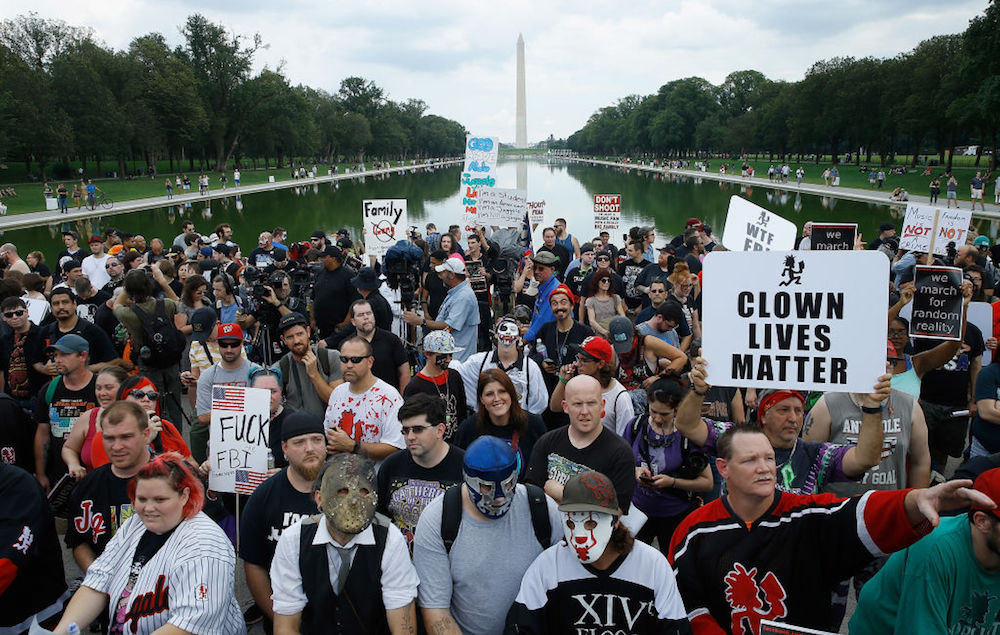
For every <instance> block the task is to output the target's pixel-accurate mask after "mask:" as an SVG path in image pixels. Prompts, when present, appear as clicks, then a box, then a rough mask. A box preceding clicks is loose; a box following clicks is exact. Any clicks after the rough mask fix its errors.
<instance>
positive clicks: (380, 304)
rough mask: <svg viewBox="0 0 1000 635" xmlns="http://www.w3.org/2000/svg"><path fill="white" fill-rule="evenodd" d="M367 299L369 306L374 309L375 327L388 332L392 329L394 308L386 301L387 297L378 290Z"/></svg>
mask: <svg viewBox="0 0 1000 635" xmlns="http://www.w3.org/2000/svg"><path fill="white" fill-rule="evenodd" d="M365 299H366V300H368V304H370V305H371V307H372V313H374V314H375V326H377V327H379V328H380V329H385V330H387V331H388V330H390V329H392V307H391V306H389V301H388V300H386V299H385V296H384V295H382V294H381V293H380V292H379V290H378V289H376V290H374V291H372V292H371V293H369V294H368V297H367V298H365Z"/></svg>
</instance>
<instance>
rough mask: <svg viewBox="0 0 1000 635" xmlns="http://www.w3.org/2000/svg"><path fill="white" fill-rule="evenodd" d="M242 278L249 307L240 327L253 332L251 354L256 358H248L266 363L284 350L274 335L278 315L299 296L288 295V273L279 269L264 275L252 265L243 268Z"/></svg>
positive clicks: (289, 306) (276, 329)
mask: <svg viewBox="0 0 1000 635" xmlns="http://www.w3.org/2000/svg"><path fill="white" fill-rule="evenodd" d="M243 279H244V281H245V285H246V286H247V287H248V289H247V290H248V291H249V293H248V296H249V300H250V302H249V304H250V306H251V309H250V311H249V315H248V317H247V319H246V325H245V326H244V328H245V329H246V330H247V331H249V332H251V333H252V334H253V335H252V337H251V341H252V342H254V344H255V345H256V347H255V349H256V350H257V351H258V352H259V354H258V355H254V356H253V357H257V358H258V359H254V360H252V361H257V362H261V363H264V364H270V363H271V361H273V360H275V359H278V358H279V357H281V356H282V355H284V354H285V353H286V352H288V349H287V348H285V346H284V345H283V344H282V342H281V338H280V337H278V323H279V322H280V321H281V318H282V317H284V316H286V315H288V314H289V313H292V312H293V311H294V310H296V307H297V306H298V303H299V299H298V298H291V297H289V296H290V295H291V292H292V285H291V281H290V279H289V277H288V274H286V273H285V272H283V271H279V272H276V273H275V274H274V275H272V276H267V277H265V276H263V275H262V274H261V273H260V270H259V269H257V268H256V267H246V268H245V269H244V270H243ZM293 305H294V306H293Z"/></svg>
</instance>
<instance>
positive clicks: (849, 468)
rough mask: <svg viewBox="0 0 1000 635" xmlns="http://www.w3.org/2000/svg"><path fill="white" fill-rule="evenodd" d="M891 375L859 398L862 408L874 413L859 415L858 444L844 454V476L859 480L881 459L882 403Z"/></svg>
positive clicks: (880, 378) (885, 396)
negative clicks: (870, 391)
mask: <svg viewBox="0 0 1000 635" xmlns="http://www.w3.org/2000/svg"><path fill="white" fill-rule="evenodd" d="M891 379H892V375H882V376H881V377H879V378H878V383H877V384H875V390H874V391H873V392H872V393H870V394H867V395H862V396H861V407H862V408H876V409H877V410H875V411H874V412H870V413H869V412H864V411H863V410H862V413H861V429H860V430H859V431H858V442H857V444H855V445H854V447H852V448H851V449H849V450H848V451H847V452H846V453H845V454H844V463H843V465H842V469H843V471H844V475H845V476H848V477H851V478H859V477H860V476H861V475H862V474H864V473H865V472H866V471H867V470H868V469H869V468H871V467H874V466H876V465H878V463H879V461H880V460H881V458H882V438H883V434H882V402H883V401H884V400H886V399H888V397H889V391H890V384H889V382H890V380H891Z"/></svg>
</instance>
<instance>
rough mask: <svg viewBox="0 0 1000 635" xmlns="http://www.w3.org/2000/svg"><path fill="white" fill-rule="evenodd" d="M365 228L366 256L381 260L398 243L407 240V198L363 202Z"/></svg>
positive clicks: (362, 210)
mask: <svg viewBox="0 0 1000 635" xmlns="http://www.w3.org/2000/svg"><path fill="white" fill-rule="evenodd" d="M361 217H362V222H363V223H364V228H365V254H366V255H369V256H375V257H376V258H378V259H381V258H382V257H383V256H385V253H386V252H387V251H389V248H390V247H392V246H393V245H395V244H396V242H397V241H399V240H403V239H404V238H406V228H407V224H406V223H407V222H408V219H407V217H406V199H405V198H380V199H374V200H368V201H361Z"/></svg>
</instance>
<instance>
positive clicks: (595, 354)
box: [573, 335, 614, 364]
mask: <svg viewBox="0 0 1000 635" xmlns="http://www.w3.org/2000/svg"><path fill="white" fill-rule="evenodd" d="M573 348H575V349H576V351H577V352H578V353H583V354H584V355H586V356H587V357H592V358H594V359H596V360H598V361H602V362H604V363H606V364H610V363H611V360H612V359H614V353H613V352H612V351H611V342H609V341H608V340H606V339H604V338H603V337H601V336H599V335H591V336H590V337H588V338H587V339H585V340H583V342H582V343H581V344H578V345H576V346H574V347H573Z"/></svg>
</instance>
